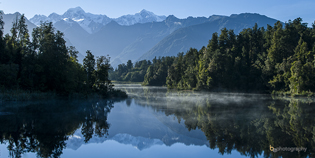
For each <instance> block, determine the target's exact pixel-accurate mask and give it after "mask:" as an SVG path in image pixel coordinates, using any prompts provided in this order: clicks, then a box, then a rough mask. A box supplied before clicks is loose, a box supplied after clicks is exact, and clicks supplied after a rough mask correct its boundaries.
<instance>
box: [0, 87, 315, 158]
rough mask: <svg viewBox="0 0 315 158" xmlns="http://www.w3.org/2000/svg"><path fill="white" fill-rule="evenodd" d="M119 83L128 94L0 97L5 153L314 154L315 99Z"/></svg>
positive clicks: (2, 157) (1, 156)
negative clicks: (112, 96) (81, 97)
mask: <svg viewBox="0 0 315 158" xmlns="http://www.w3.org/2000/svg"><path fill="white" fill-rule="evenodd" d="M116 88H119V89H122V90H124V91H126V92H127V93H128V95H129V98H128V99H125V100H101V99H100V100H72V101H69V100H47V101H37V102H2V103H1V102H0V143H1V144H0V158H6V157H25V158H29V157H64V158H81V157H82V158H83V157H84V158H85V157H87V158H90V157H91V158H94V157H95V158H96V157H102V158H103V157H136V158H139V157H145V158H148V157H149V158H150V157H284V158H285V157H314V150H315V102H314V100H311V99H291V98H271V97H270V96H268V95H248V94H236V93H233V94H232V93H205V92H191V91H181V92H178V91H170V90H167V89H166V88H161V87H141V86H140V85H135V84H129V85H116ZM272 147H273V148H272ZM280 147H281V148H280ZM271 149H273V151H271ZM287 150H290V151H287ZM296 150H301V151H300V152H298V151H296Z"/></svg>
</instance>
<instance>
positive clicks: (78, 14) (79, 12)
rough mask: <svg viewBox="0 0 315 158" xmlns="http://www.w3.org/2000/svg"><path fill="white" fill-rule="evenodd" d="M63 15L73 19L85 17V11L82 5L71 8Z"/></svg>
mask: <svg viewBox="0 0 315 158" xmlns="http://www.w3.org/2000/svg"><path fill="white" fill-rule="evenodd" d="M62 16H63V17H66V18H72V19H78V18H83V17H85V11H84V10H83V9H82V8H81V7H76V8H70V9H68V10H67V11H66V12H65V13H64V14H63V15H62Z"/></svg>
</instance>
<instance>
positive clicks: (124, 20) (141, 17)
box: [114, 9, 166, 25]
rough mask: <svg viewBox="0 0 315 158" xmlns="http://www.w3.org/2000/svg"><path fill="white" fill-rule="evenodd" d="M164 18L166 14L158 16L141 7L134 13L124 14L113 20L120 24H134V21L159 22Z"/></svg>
mask: <svg viewBox="0 0 315 158" xmlns="http://www.w3.org/2000/svg"><path fill="white" fill-rule="evenodd" d="M165 19H166V16H158V15H155V14H154V13H153V12H150V11H147V10H145V9H143V10H141V11H140V12H138V13H136V14H135V15H130V14H129V15H124V16H121V17H119V18H117V19H114V20H115V21H116V22H117V23H118V24H120V25H134V24H136V23H147V22H160V21H163V20H165Z"/></svg>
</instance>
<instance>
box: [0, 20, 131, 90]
mask: <svg viewBox="0 0 315 158" xmlns="http://www.w3.org/2000/svg"><path fill="white" fill-rule="evenodd" d="M0 27H1V28H3V21H2V20H1V19H0ZM2 35H3V32H2V29H1V30H0V50H1V51H0V78H1V80H0V90H2V91H4V90H16V89H19V90H27V91H30V92H33V91H41V92H55V93H57V94H59V95H70V94H74V93H81V94H84V95H90V94H91V93H95V94H101V95H102V96H111V95H113V94H115V95H116V96H118V95H119V94H121V95H122V96H126V95H125V94H123V93H122V92H120V91H116V90H114V89H113V88H112V87H113V85H112V84H111V82H110V80H109V79H108V70H109V67H110V65H109V57H105V56H101V57H98V58H97V61H95V59H94V56H93V54H92V53H91V52H90V51H87V56H86V57H85V59H84V63H83V66H82V65H81V64H80V63H78V60H77V54H78V52H77V51H76V50H75V48H74V47H68V48H67V47H66V41H65V40H64V38H63V33H62V32H60V31H56V30H55V28H54V27H53V25H52V23H42V24H41V25H40V26H39V27H36V28H34V30H33V32H32V39H31V40H30V35H29V33H28V30H27V26H26V24H25V17H24V15H22V16H21V17H20V18H18V17H17V18H16V21H15V22H14V23H13V27H12V29H11V34H10V35H9V34H7V35H5V37H3V36H2ZM95 65H96V66H95Z"/></svg>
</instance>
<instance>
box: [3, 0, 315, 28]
mask: <svg viewBox="0 0 315 158" xmlns="http://www.w3.org/2000/svg"><path fill="white" fill-rule="evenodd" d="M77 6H80V7H82V9H83V10H85V11H86V12H90V13H93V14H105V15H107V16H108V17H110V18H117V17H119V16H121V15H126V14H134V13H136V12H139V11H140V10H142V9H146V10H149V11H152V12H154V13H155V14H157V15H175V16H176V17H178V18H186V17H188V16H193V17H197V16H205V17H209V16H210V15H213V14H216V15H231V14H239V13H245V12H247V13H259V14H263V15H266V16H268V17H271V18H275V19H277V20H281V21H283V22H286V21H288V20H289V19H291V20H293V19H295V18H297V17H301V18H302V19H303V21H304V22H307V23H309V24H311V23H314V21H315V9H314V6H315V0H264V1H258V0H220V1H219V0H0V10H3V11H4V13H14V12H17V11H18V12H20V13H24V14H25V16H26V17H27V18H31V17H33V16H34V15H35V14H42V15H46V16H48V15H49V14H50V13H53V12H55V13H58V14H63V13H64V12H65V11H66V10H67V9H69V8H74V7H77Z"/></svg>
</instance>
